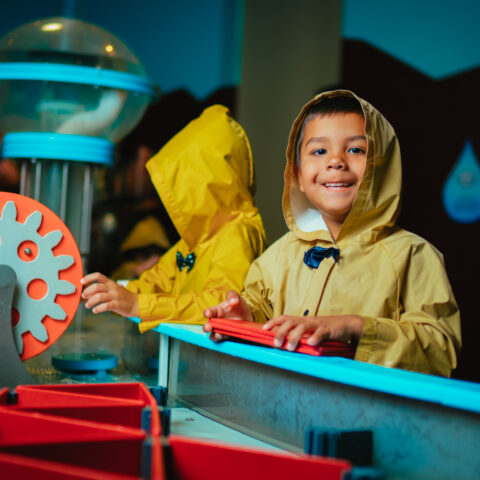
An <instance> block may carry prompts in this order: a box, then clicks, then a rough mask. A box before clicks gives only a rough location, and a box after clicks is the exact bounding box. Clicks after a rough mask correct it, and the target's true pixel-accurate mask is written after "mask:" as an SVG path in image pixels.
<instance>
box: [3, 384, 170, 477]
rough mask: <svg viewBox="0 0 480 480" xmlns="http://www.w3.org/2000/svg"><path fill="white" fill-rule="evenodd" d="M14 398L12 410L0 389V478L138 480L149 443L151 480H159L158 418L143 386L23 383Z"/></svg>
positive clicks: (160, 465)
mask: <svg viewBox="0 0 480 480" xmlns="http://www.w3.org/2000/svg"><path fill="white" fill-rule="evenodd" d="M15 393H16V403H14V404H11V405H10V404H8V400H9V399H10V400H12V396H11V395H10V394H9V392H8V389H2V390H0V478H15V479H16V480H18V479H19V478H25V479H27V478H29V479H31V478H35V479H37V478H48V479H50V478H53V479H55V478H66V479H70V478H72V479H76V478H79V479H83V478H85V479H88V478H101V479H103V478H105V479H107V480H110V479H111V480H115V479H118V480H130V479H140V475H141V473H142V455H143V449H144V445H145V441H146V440H147V439H148V438H149V439H153V441H150V443H152V444H153V446H152V455H151V456H150V458H151V460H150V467H149V469H148V470H149V472H150V477H149V479H150V478H151V479H155V480H164V479H165V471H164V465H163V455H162V449H161V445H160V435H161V429H160V418H159V414H158V409H157V404H156V402H155V399H154V398H153V396H152V395H151V393H150V392H149V390H148V389H147V388H146V387H145V385H143V384H140V383H136V384H135V383H128V384H122V383H119V384H93V385H84V384H77V385H27V386H19V387H17V388H16V390H15ZM145 408H147V409H149V413H150V423H149V428H148V431H145V430H143V429H142V411H143V410H144V409H145ZM153 453H154V454H153ZM19 459H20V460H19ZM37 468H38V469H39V472H40V473H39V475H38V476H37V475H36V473H35V474H32V472H36V469H37ZM143 468H145V466H144V465H143ZM4 472H9V473H10V472H11V473H12V475H11V477H10V476H4ZM13 472H15V475H14V474H13ZM42 472H48V473H45V474H43V473H42ZM42 475H43V476H42ZM49 475H50V476H49ZM62 475H64V476H63V477H62Z"/></svg>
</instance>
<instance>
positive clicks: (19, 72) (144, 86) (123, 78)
mask: <svg viewBox="0 0 480 480" xmlns="http://www.w3.org/2000/svg"><path fill="white" fill-rule="evenodd" d="M0 80H40V81H52V82H66V83H80V84H83V85H93V86H97V87H109V88H115V89H119V90H127V91H132V92H136V93H142V94H145V95H150V96H155V95H156V93H155V89H154V87H153V85H152V83H151V82H150V80H148V79H147V78H145V77H141V76H139V75H134V74H132V73H126V72H118V71H115V70H109V69H105V68H95V67H86V66H83V65H65V64H62V63H40V62H31V63H30V62H4V63H0Z"/></svg>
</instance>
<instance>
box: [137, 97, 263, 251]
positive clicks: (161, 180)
mask: <svg viewBox="0 0 480 480" xmlns="http://www.w3.org/2000/svg"><path fill="white" fill-rule="evenodd" d="M146 167H147V170H148V172H149V174H150V177H151V180H152V182H153V184H154V186H155V188H156V190H157V192H158V194H159V196H160V198H161V200H162V202H163V204H164V206H165V208H166V210H167V212H168V214H169V216H170V218H171V219H172V222H173V223H174V225H175V228H176V229H177V232H178V233H179V235H180V236H181V237H182V238H183V239H184V240H185V242H186V243H187V245H188V246H189V248H190V249H191V250H193V249H194V248H195V247H196V246H197V245H198V244H199V243H200V242H204V241H207V240H208V239H209V238H210V237H211V236H213V235H214V234H215V232H217V231H218V230H219V229H220V228H221V227H222V226H223V225H225V223H227V222H229V221H231V220H232V219H233V218H236V217H237V216H239V215H241V214H252V215H254V214H257V213H258V211H257V209H256V208H255V206H254V203H253V198H252V195H253V194H254V191H255V177H254V169H253V160H252V153H251V148H250V144H249V142H248V139H247V136H246V134H245V132H244V130H243V129H242V127H241V126H240V125H239V124H238V123H237V122H236V121H235V120H234V119H233V118H232V117H231V115H230V112H229V111H228V109H227V108H226V107H223V106H221V105H214V106H211V107H209V108H207V109H205V110H204V111H203V113H202V114H201V115H200V117H198V118H196V119H195V120H193V121H192V122H190V123H189V124H188V125H187V126H186V127H185V128H184V129H183V130H182V131H180V132H179V133H178V134H177V135H175V136H174V137H173V138H172V139H171V140H170V141H169V142H168V143H167V144H166V145H165V146H164V147H163V148H162V149H161V150H160V151H159V152H158V153H157V154H156V155H155V156H154V157H152V158H151V159H150V160H149V161H148V162H147V165H146Z"/></svg>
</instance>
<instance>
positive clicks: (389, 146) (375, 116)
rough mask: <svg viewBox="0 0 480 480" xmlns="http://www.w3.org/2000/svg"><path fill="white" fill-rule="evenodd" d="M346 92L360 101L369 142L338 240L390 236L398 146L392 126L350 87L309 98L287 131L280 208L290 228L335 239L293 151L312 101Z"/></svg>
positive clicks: (397, 190)
mask: <svg viewBox="0 0 480 480" xmlns="http://www.w3.org/2000/svg"><path fill="white" fill-rule="evenodd" d="M335 96H347V97H352V98H355V99H356V100H358V102H359V103H360V105H361V107H362V110H363V113H364V117H365V135H366V137H367V142H368V150H367V160H366V166H365V173H364V175H363V179H362V182H361V184H360V186H359V189H358V192H357V195H356V198H355V201H354V203H353V206H352V209H351V210H350V212H349V214H348V215H347V218H346V219H345V222H344V223H343V225H342V228H341V230H340V232H339V234H338V236H337V239H336V243H337V244H338V243H342V242H343V241H348V240H351V239H352V238H354V237H356V239H357V240H360V241H365V242H375V241H377V240H379V239H380V238H382V237H383V236H385V235H388V234H389V232H390V231H391V229H392V227H393V226H394V224H395V221H396V219H397V217H398V214H399V211H400V196H401V184H402V168H401V157H400V147H399V144H398V140H397V137H396V135H395V132H394V130H393V128H392V126H391V125H390V124H389V123H388V121H387V120H386V119H385V118H384V117H383V115H382V114H381V113H380V112H378V110H376V109H375V108H374V107H373V106H372V105H370V104H369V103H368V102H366V101H365V100H363V99H361V98H359V97H357V96H356V95H355V94H354V93H352V92H350V91H348V90H335V91H332V92H325V93H322V94H320V95H317V96H316V97H315V98H314V99H313V100H311V101H310V102H309V103H307V104H306V105H305V106H304V107H303V109H302V111H301V112H300V114H299V116H298V117H297V119H296V120H295V122H294V124H293V126H292V130H291V132H290V137H289V142H288V147H287V166H286V169H285V189H284V192H283V213H284V216H285V221H286V222H287V225H288V227H289V229H290V230H291V231H292V232H293V233H294V234H295V235H296V236H297V237H298V238H300V239H302V240H306V241H317V240H323V241H325V242H333V239H332V236H331V234H330V232H329V231H328V228H327V226H326V224H325V222H324V220H323V218H322V216H321V214H320V212H318V210H316V209H315V207H314V206H313V205H312V204H311V203H310V201H309V200H308V198H307V197H306V196H305V194H304V193H303V192H302V191H301V190H300V188H299V185H298V180H297V176H296V173H295V152H296V145H297V142H298V139H299V135H300V130H301V127H302V124H303V121H304V120H305V117H306V115H307V110H308V108H309V107H311V106H312V105H315V104H318V103H320V102H322V101H323V100H324V99H325V98H330V97H335Z"/></svg>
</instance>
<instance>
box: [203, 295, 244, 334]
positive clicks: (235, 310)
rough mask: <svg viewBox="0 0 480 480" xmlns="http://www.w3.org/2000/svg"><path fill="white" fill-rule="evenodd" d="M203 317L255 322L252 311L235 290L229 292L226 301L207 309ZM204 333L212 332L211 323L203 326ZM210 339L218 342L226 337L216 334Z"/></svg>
mask: <svg viewBox="0 0 480 480" xmlns="http://www.w3.org/2000/svg"><path fill="white" fill-rule="evenodd" d="M203 315H204V316H205V317H206V318H208V319H210V318H228V319H230V320H247V321H250V322H251V321H253V315H252V312H251V310H250V306H249V305H248V303H247V302H246V301H245V299H244V298H242V297H241V296H240V294H239V293H238V292H236V291H235V290H229V291H228V292H227V295H226V296H225V300H224V301H223V302H222V303H219V304H218V305H215V306H214V307H209V308H206V309H205V310H204V312H203ZM203 331H204V332H207V333H208V332H211V331H212V325H211V323H210V322H206V323H205V324H204V325H203ZM210 338H211V339H212V340H214V341H216V342H219V341H221V340H225V338H226V337H225V336H224V335H220V334H219V333H215V334H212V335H210Z"/></svg>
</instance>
